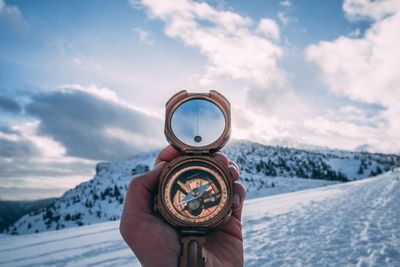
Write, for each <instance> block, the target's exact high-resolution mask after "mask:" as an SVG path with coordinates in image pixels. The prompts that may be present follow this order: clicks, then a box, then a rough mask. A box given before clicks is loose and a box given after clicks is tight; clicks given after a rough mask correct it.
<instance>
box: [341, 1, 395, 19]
mask: <svg viewBox="0 0 400 267" xmlns="http://www.w3.org/2000/svg"><path fill="white" fill-rule="evenodd" d="M343 10H344V11H345V13H346V15H347V17H348V18H349V19H351V20H359V19H366V18H367V19H372V20H382V19H383V18H385V17H387V16H389V15H393V14H395V13H397V12H398V11H399V10H400V1H398V0H379V1H376V0H346V1H344V2H343Z"/></svg>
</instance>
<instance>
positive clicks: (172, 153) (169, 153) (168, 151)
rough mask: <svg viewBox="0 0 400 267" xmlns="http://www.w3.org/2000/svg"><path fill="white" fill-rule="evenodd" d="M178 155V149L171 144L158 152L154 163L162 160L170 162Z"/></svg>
mask: <svg viewBox="0 0 400 267" xmlns="http://www.w3.org/2000/svg"><path fill="white" fill-rule="evenodd" d="M180 155H181V153H180V152H179V151H178V150H176V149H175V148H174V147H173V146H171V145H168V146H166V147H165V148H164V149H163V150H161V152H160V153H159V154H158V156H157V159H156V161H155V163H154V165H157V164H159V163H160V162H162V161H166V162H170V161H172V160H174V159H176V158H177V157H179V156H180Z"/></svg>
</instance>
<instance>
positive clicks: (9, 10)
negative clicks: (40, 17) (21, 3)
mask: <svg viewBox="0 0 400 267" xmlns="http://www.w3.org/2000/svg"><path fill="white" fill-rule="evenodd" d="M0 15H1V16H10V17H16V16H21V12H20V11H19V9H18V7H16V6H10V5H7V4H6V2H4V0H0Z"/></svg>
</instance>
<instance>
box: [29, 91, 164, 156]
mask: <svg viewBox="0 0 400 267" xmlns="http://www.w3.org/2000/svg"><path fill="white" fill-rule="evenodd" d="M26 112H27V114H29V115H31V116H34V117H36V118H37V119H38V120H40V124H39V128H38V132H39V134H41V135H44V136H50V137H51V138H53V139H54V140H56V141H57V142H59V143H60V144H62V146H64V147H65V149H66V154H67V155H68V156H73V157H80V158H86V159H96V160H114V159H122V158H126V157H129V156H132V155H135V154H138V153H140V152H143V151H148V150H150V149H153V148H155V147H159V146H161V145H162V141H163V140H164V138H163V136H162V120H161V119H160V117H157V116H154V115H150V114H147V113H145V112H143V111H141V110H139V109H135V108H133V107H130V106H128V105H127V104H124V103H123V102H122V101H120V100H119V99H118V98H116V95H115V94H114V93H113V92H112V91H111V90H109V89H106V88H97V89H96V87H94V86H91V87H82V86H75V87H74V86H71V87H70V88H68V87H65V86H64V87H63V88H62V89H59V90H55V91H51V92H46V93H41V94H38V95H36V96H34V97H33V98H32V100H31V103H30V104H28V105H27V106H26Z"/></svg>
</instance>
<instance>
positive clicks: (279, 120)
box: [0, 0, 400, 199]
mask: <svg viewBox="0 0 400 267" xmlns="http://www.w3.org/2000/svg"><path fill="white" fill-rule="evenodd" d="M399 34H400V1H398V0H381V1H373V0H344V1H338V0H326V1H319V0H309V1H294V0H276V1H273V0H270V1H260V0H249V1H238V0H235V1H227V0H225V1H222V0H219V1H205V2H203V1H191V0H143V1H136V0H130V1H129V0H118V1H106V0H87V1H78V0H71V1H50V0H48V1H47V0H41V1H17V0H0V198H2V199H37V198H44V197H50V196H60V195H61V194H62V193H63V192H64V191H65V190H67V189H68V188H72V187H74V186H75V185H77V184H79V183H80V182H82V181H85V180H88V179H90V178H91V177H92V176H93V174H94V166H95V164H96V163H97V162H99V161H111V160H120V159H127V158H129V157H132V156H134V155H138V154H140V153H145V152H146V151H149V150H152V149H156V148H160V147H162V146H165V145H166V144H167V142H166V140H165V137H164V135H163V116H164V105H165V102H166V101H167V100H168V99H169V98H170V97H171V96H172V95H173V94H174V93H176V92H177V91H179V90H188V91H190V92H207V91H208V90H210V89H215V90H218V91H220V92H221V93H223V94H224V95H225V96H226V97H227V98H228V99H229V100H230V102H231V105H232V123H233V124H232V127H233V129H232V138H235V139H248V140H252V141H256V142H260V143H263V144H273V145H285V146H295V147H303V146H304V145H308V146H318V147H328V148H337V149H345V150H367V151H372V152H382V153H399V151H400V142H398V137H399V136H400V120H399V119H398V118H399V117H400V74H399V73H400V72H399V69H400V52H399V49H398V48H399V47H400V38H398V36H399Z"/></svg>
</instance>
